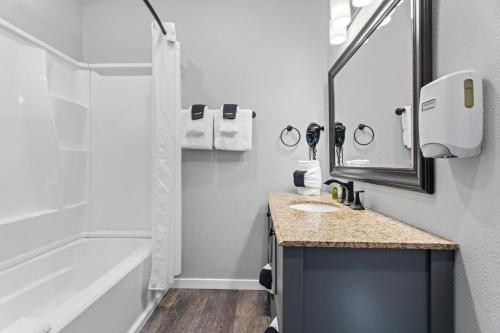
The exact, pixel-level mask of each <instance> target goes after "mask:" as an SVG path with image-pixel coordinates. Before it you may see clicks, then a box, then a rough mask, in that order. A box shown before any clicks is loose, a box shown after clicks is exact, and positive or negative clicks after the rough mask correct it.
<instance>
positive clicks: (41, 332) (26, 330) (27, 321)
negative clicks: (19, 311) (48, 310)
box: [0, 318, 52, 333]
mask: <svg viewBox="0 0 500 333" xmlns="http://www.w3.org/2000/svg"><path fill="white" fill-rule="evenodd" d="M51 330H52V327H51V326H50V323H48V322H46V321H43V320H40V319H31V318H20V319H18V320H16V321H15V322H14V323H13V324H12V325H10V326H9V327H7V328H5V329H3V330H2V331H0V333H48V332H50V331H51Z"/></svg>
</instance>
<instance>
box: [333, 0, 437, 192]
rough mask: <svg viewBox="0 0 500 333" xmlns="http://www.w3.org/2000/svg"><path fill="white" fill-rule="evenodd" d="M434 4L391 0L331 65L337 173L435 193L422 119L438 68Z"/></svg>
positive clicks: (334, 174) (420, 1)
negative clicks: (425, 89)
mask: <svg viewBox="0 0 500 333" xmlns="http://www.w3.org/2000/svg"><path fill="white" fill-rule="evenodd" d="M430 5H431V0H396V1H394V0H393V1H386V2H384V3H383V4H382V5H381V7H380V8H379V10H378V11H377V12H376V13H375V14H374V16H373V17H372V19H371V20H369V22H368V23H367V25H366V26H365V27H364V28H363V29H362V30H361V32H360V33H359V34H358V36H356V37H355V38H354V40H353V41H352V43H351V44H350V45H349V46H348V47H347V48H346V50H345V51H344V53H343V54H342V55H341V56H340V57H339V59H338V60H337V62H336V63H335V64H334V66H333V67H332V69H331V70H330V72H329V85H330V133H332V135H331V137H330V166H331V174H332V176H339V177H343V178H350V179H357V180H362V181H366V182H372V183H377V184H382V185H388V186H395V187H401V188H408V189H412V190H417V191H425V192H428V193H432V192H433V164H432V160H426V159H424V158H423V157H422V156H421V153H420V149H419V144H418V119H416V118H417V116H418V112H417V111H418V95H419V91H420V88H421V87H422V86H423V85H425V84H426V83H427V82H430V81H431V73H432V57H431V56H432V51H431V47H432V43H431V40H432V39H431V36H432V35H431V29H430V28H431V8H430ZM417 9H418V10H417ZM415 13H416V14H417V15H415Z"/></svg>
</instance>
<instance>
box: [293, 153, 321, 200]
mask: <svg viewBox="0 0 500 333" xmlns="http://www.w3.org/2000/svg"><path fill="white" fill-rule="evenodd" d="M297 170H300V171H306V172H309V171H310V172H311V175H310V176H311V177H310V178H309V177H308V183H312V184H315V185H316V186H317V187H309V186H306V187H297V192H298V193H299V194H302V195H314V196H318V195H321V184H323V180H322V177H321V166H320V164H319V161H318V160H312V161H299V167H298V169H297ZM313 177H316V181H313V180H312V178H313ZM318 184H319V185H318Z"/></svg>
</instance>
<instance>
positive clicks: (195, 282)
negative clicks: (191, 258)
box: [171, 278, 265, 290]
mask: <svg viewBox="0 0 500 333" xmlns="http://www.w3.org/2000/svg"><path fill="white" fill-rule="evenodd" d="M171 288H178V289H228V290H265V289H264V287H262V286H261V285H260V284H259V280H245V279H187V278H179V279H175V281H174V283H173V284H172V286H171Z"/></svg>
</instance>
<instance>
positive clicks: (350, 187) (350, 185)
mask: <svg viewBox="0 0 500 333" xmlns="http://www.w3.org/2000/svg"><path fill="white" fill-rule="evenodd" d="M333 183H337V184H339V185H340V186H342V187H343V188H344V189H345V190H346V191H347V201H346V202H344V205H346V206H350V205H352V203H353V202H354V182H353V181H348V182H347V183H343V182H341V181H339V180H336V179H330V180H327V181H326V182H325V185H331V184H333Z"/></svg>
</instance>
